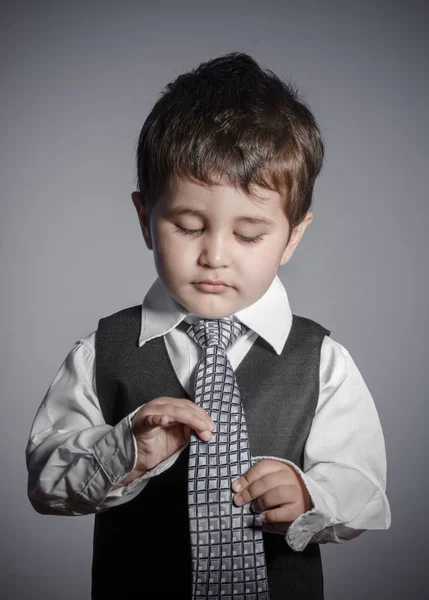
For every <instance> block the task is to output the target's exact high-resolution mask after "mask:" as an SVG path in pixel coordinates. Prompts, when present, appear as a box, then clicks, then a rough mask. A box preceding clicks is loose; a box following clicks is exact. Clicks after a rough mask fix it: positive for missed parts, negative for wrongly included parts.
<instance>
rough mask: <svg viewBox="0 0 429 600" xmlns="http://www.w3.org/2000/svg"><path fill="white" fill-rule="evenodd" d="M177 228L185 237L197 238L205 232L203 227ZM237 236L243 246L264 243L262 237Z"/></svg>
mask: <svg viewBox="0 0 429 600" xmlns="http://www.w3.org/2000/svg"><path fill="white" fill-rule="evenodd" d="M176 227H177V229H176V231H180V233H183V234H184V235H191V236H197V235H200V234H201V233H203V231H204V227H201V228H199V229H189V228H187V227H182V226H181V225H176ZM235 236H236V237H237V239H238V240H239V241H240V242H242V243H243V244H256V243H257V242H260V241H262V238H263V236H262V235H254V236H248V235H242V234H241V233H236V234H235Z"/></svg>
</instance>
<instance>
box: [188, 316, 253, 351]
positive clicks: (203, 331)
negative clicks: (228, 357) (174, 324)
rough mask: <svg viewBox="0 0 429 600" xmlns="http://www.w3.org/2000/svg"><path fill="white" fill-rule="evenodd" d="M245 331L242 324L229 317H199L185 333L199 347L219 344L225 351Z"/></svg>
mask: <svg viewBox="0 0 429 600" xmlns="http://www.w3.org/2000/svg"><path fill="white" fill-rule="evenodd" d="M245 331H246V328H245V327H244V325H242V324H241V323H235V322H234V321H230V320H229V319H201V321H197V322H196V323H194V324H193V325H191V326H190V327H189V329H188V330H187V333H188V335H189V337H191V338H192V339H193V340H194V341H195V342H196V343H197V344H198V345H199V346H200V347H201V348H208V347H209V346H220V347H221V348H223V349H224V350H225V351H226V350H228V348H229V347H230V346H231V345H232V344H233V343H234V342H235V340H236V339H237V338H239V337H240V335H242V334H243V333H244V332H245Z"/></svg>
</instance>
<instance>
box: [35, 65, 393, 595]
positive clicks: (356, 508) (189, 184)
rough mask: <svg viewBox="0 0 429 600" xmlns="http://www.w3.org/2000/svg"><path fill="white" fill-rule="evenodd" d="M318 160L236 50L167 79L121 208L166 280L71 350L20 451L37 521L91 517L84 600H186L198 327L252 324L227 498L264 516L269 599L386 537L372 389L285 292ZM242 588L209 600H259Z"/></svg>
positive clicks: (271, 83)
mask: <svg viewBox="0 0 429 600" xmlns="http://www.w3.org/2000/svg"><path fill="white" fill-rule="evenodd" d="M323 152H324V148H323V142H322V139H321V136H320V132H319V129H318V126H317V124H316V122H315V119H314V117H313V115H312V114H311V112H310V111H309V109H308V108H307V107H306V106H305V105H304V104H303V103H302V102H300V101H298V99H297V94H296V92H294V91H293V90H292V89H291V88H290V87H289V86H288V85H286V84H285V83H283V82H282V81H281V80H280V79H278V78H277V77H276V76H275V75H274V74H273V73H272V72H271V71H264V70H262V69H261V68H260V67H259V66H258V65H257V63H256V62H255V61H254V60H253V59H252V58H251V57H250V56H248V55H245V54H240V53H234V54H229V55H226V56H223V57H219V58H217V59H214V60H212V61H209V62H207V63H203V64H201V65H200V67H199V68H198V69H196V70H194V71H191V72H190V73H186V74H184V75H181V76H180V77H178V78H177V79H176V81H174V82H173V83H172V84H170V85H168V86H167V88H166V90H165V91H164V94H163V95H162V97H161V98H160V99H159V100H158V102H157V103H156V104H155V106H154V108H153V109H152V111H151V113H150V115H149V117H148V118H147V120H146V122H145V124H144V125H143V128H142V131H141V135H140V139H139V143H138V150H137V171H138V188H139V191H138V192H134V193H133V194H132V200H133V203H134V205H135V208H136V210H137V213H138V217H139V221H140V225H141V229H142V232H143V236H144V240H145V242H146V245H147V247H148V248H149V249H150V250H152V251H153V253H154V259H155V264H156V268H157V272H158V276H159V277H158V279H157V281H156V282H155V284H154V285H153V286H152V288H151V289H150V291H149V292H148V294H147V295H146V297H145V299H144V302H143V305H142V306H135V307H131V308H128V309H125V310H123V311H119V312H118V313H115V314H114V315H110V316H109V317H107V318H105V319H101V320H100V321H99V324H98V328H97V330H96V332H94V333H92V334H91V335H89V336H87V337H86V338H84V339H82V340H80V341H79V342H77V343H76V345H75V346H74V348H73V349H72V350H71V352H70V353H69V355H68V356H67V358H66V360H65V362H64V363H63V365H62V367H61V369H60V371H59V373H58V374H57V376H56V378H55V380H54V381H53V383H52V385H51V386H50V388H49V390H48V392H47V394H46V396H45V398H44V400H43V402H42V405H41V407H40V409H39V411H38V413H37V415H36V418H35V421H34V423H33V427H32V430H31V433H30V440H29V443H28V447H27V465H28V470H29V486H28V494H29V498H30V501H31V503H32V504H33V506H34V508H35V509H36V510H37V511H39V512H41V513H44V514H63V515H83V514H90V513H95V514H96V517H95V532H94V558H93V570H92V598H94V599H97V600H98V599H101V598H103V599H105V598H122V597H128V596H131V597H134V596H135V597H137V595H141V596H142V597H148V598H172V597H176V598H184V599H186V598H193V597H196V592H195V589H194V587H193V583H192V576H191V571H192V564H193V561H192V555H191V542H190V519H189V514H188V509H189V507H188V491H189V490H188V466H189V460H190V458H189V447H190V444H191V441H192V440H194V439H199V440H200V442H199V443H200V444H201V446H200V448H201V452H202V451H203V448H204V444H206V445H207V446H208V445H209V444H210V443H212V441H213V439H214V438H216V436H217V434H218V431H219V430H220V429H221V424H219V423H217V422H216V421H215V419H214V417H213V419H212V416H211V413H209V412H208V411H207V410H205V409H204V408H203V407H202V405H201V404H200V403H197V402H194V401H193V399H194V393H196V392H195V390H194V387H193V384H194V376H195V371H196V365H197V363H198V364H200V363H199V362H198V361H199V360H200V359H201V356H202V355H203V350H202V349H201V348H200V347H199V346H198V344H197V343H196V342H195V339H194V338H191V337H190V336H189V335H188V333H189V331H188V330H190V329H191V328H192V327H193V326H194V325H196V324H197V325H198V324H200V323H207V322H209V320H210V323H212V322H216V323H223V324H229V325H231V326H232V325H234V326H240V327H241V326H242V325H244V326H245V331H244V333H242V335H240V336H239V337H238V339H237V340H236V341H235V342H233V343H232V345H231V346H230V347H229V348H228V349H227V350H226V354H227V358H228V360H229V361H230V364H231V367H232V369H233V370H234V371H235V372H236V380H237V385H238V387H239V389H240V391H241V398H242V400H241V402H242V406H243V409H244V414H245V417H246V423H247V430H248V441H249V445H250V451H251V457H252V462H251V466H250V468H249V469H248V470H246V471H244V472H241V473H238V474H237V476H236V477H234V478H232V479H231V481H230V492H229V493H230V503H231V505H233V506H234V511H235V510H239V509H238V508H237V507H242V508H243V509H244V507H247V509H246V510H248V509H249V506H251V509H252V510H253V512H254V513H255V514H256V515H258V514H259V518H260V520H261V522H262V529H263V544H264V555H265V560H266V574H267V581H268V588H269V595H270V598H271V600H276V599H279V598H286V597H287V598H288V599H295V598H296V599H298V598H299V599H300V600H302V599H305V598H311V599H312V600H314V599H319V598H323V583H322V570H321V561H320V551H319V543H326V542H329V541H330V542H342V541H345V540H348V539H351V538H353V537H356V536H357V535H359V534H360V533H361V532H362V531H363V530H365V529H385V528H387V527H388V526H389V524H390V512H389V505H388V502H387V499H386V495H385V475H386V472H385V471H386V464H385V449H384V440H383V434H382V431H381V427H380V423H379V419H378V416H377V412H376V409H375V407H374V404H373V401H372V398H371V396H370V394H369V392H368V390H367V388H366V385H365V383H364V380H363V379H362V377H361V375H360V374H359V371H358V369H357V367H356V365H355V364H354V362H353V360H352V359H351V357H350V355H349V353H348V352H347V350H345V348H343V347H342V346H341V345H340V344H338V343H337V342H334V341H333V340H332V339H331V338H330V337H329V334H330V332H329V331H328V330H326V329H325V328H323V327H322V326H321V325H319V324H317V323H315V322H314V321H311V320H310V319H305V318H303V317H297V316H295V315H292V313H291V310H290V306H289V303H288V298H287V294H286V291H285V289H284V287H283V285H282V284H281V282H280V279H279V278H278V277H277V269H278V267H279V266H280V265H283V264H285V263H287V262H288V261H289V260H290V258H291V256H292V255H293V252H294V250H295V248H296V247H297V245H298V243H299V242H300V240H301V237H302V235H303V234H304V231H305V229H306V228H307V226H308V225H309V224H310V223H311V221H312V214H311V212H310V210H309V209H310V206H311V202H312V193H313V186H314V182H315V179H316V177H317V175H318V174H319V172H320V169H321V166H322V161H323ZM231 453H232V449H231V448H228V450H227V454H231ZM240 510H241V509H240ZM255 518H256V517H255ZM223 523H225V521H224V522H223ZM224 528H226V529H228V527H225V525H224ZM224 533H225V535H226V534H227V533H228V532H224ZM261 535H262V534H261ZM236 558H237V560H240V559H241V557H240V556H238V557H236ZM212 570H213V571H214V566H213V564H212V565H211V566H210V567H209V571H212ZM213 577H214V575H213ZM204 585H206V584H204ZM238 585H239V584H237V586H238ZM222 589H224V588H222ZM236 589H238V587H237V588H234V590H236ZM240 589H241V588H240ZM234 590H233V591H232V592H228V594H231V595H227V593H226V592H225V593H224V592H223V591H222V593H220V592H219V593H218V596H222V597H231V598H232V597H233V598H246V599H247V600H248V599H249V598H262V597H264V598H265V597H266V596H264V595H263V594H260V595H258V594H254V595H251V594H250V593H248V592H246V591H245V590H244V591H242V592H240V595H239V594H238V592H237V591H234ZM145 593H146V596H145ZM213 594H214V592H213V588H209V587H207V588H206V591H205V592H204V591H203V592H201V595H200V596H198V597H215V596H213Z"/></svg>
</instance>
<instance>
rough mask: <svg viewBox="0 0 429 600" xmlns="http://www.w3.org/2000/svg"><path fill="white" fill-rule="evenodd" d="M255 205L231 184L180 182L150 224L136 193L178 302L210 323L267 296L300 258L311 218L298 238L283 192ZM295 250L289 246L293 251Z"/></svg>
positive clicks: (161, 271)
mask: <svg viewBox="0 0 429 600" xmlns="http://www.w3.org/2000/svg"><path fill="white" fill-rule="evenodd" d="M256 192H257V194H258V196H260V197H261V198H264V200H263V201H257V202H256V201H254V200H252V199H251V198H250V197H248V196H247V195H246V194H245V193H244V192H242V191H241V190H236V189H235V188H233V187H232V186H230V185H226V184H220V185H214V186H210V187H207V186H203V185H201V184H199V183H198V182H196V181H194V180H190V179H188V178H172V180H171V181H170V185H169V186H167V188H166V191H165V192H164V193H163V194H162V195H161V197H160V198H158V200H157V201H156V204H155V206H154V207H153V209H152V212H151V215H150V218H148V215H147V212H146V210H145V207H144V203H143V201H142V198H141V195H140V194H139V192H134V193H133V194H132V198H133V202H134V205H135V207H136V209H137V212H138V214H139V220H140V224H141V227H142V231H143V236H144V238H145V241H146V244H147V246H148V248H149V249H151V250H153V252H154V258H155V264H156V268H157V271H158V275H159V277H160V279H161V281H162V282H163V284H164V285H165V287H166V288H167V290H168V291H169V293H170V294H171V296H172V297H173V298H174V299H175V300H176V301H177V302H178V303H179V304H181V305H182V306H184V307H185V308H186V309H187V310H188V311H190V312H192V313H194V314H196V315H198V316H200V317H203V318H222V317H226V316H228V315H231V314H232V313H235V312H237V311H239V310H241V309H243V308H246V307H247V306H250V305H251V304H253V303H254V302H256V300H258V299H259V298H261V296H263V294H264V293H265V292H266V291H267V289H268V288H269V286H270V285H271V283H272V281H273V279H274V277H275V275H276V273H277V269H278V267H279V265H282V264H285V263H286V262H287V261H288V260H289V259H290V258H291V256H292V254H293V252H294V250H295V248H296V246H297V245H298V243H299V241H300V239H301V237H302V235H303V233H304V231H305V229H306V227H307V225H309V223H310V222H311V221H312V214H311V213H310V212H309V213H307V216H306V218H305V220H304V221H303V222H302V223H301V224H300V225H298V226H297V227H296V228H295V229H294V230H293V231H292V234H291V238H290V240H289V243H288V244H287V241H288V237H289V233H290V227H289V223H288V220H287V218H286V215H285V213H284V209H283V200H282V198H281V196H280V195H279V194H278V193H277V192H272V191H270V190H266V189H263V188H257V189H256ZM286 244H287V246H286Z"/></svg>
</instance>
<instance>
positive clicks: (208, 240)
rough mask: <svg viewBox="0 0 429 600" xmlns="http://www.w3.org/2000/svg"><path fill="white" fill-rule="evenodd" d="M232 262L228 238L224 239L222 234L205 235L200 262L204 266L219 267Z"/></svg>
mask: <svg viewBox="0 0 429 600" xmlns="http://www.w3.org/2000/svg"><path fill="white" fill-rule="evenodd" d="M230 262H231V257H230V253H229V250H228V244H227V242H226V240H224V239H222V237H221V236H220V235H209V234H206V235H204V236H203V239H202V247H201V252H200V256H199V258H198V263H199V264H200V265H201V266H202V267H208V268H210V269H218V268H220V267H227V266H229V264H230Z"/></svg>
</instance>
